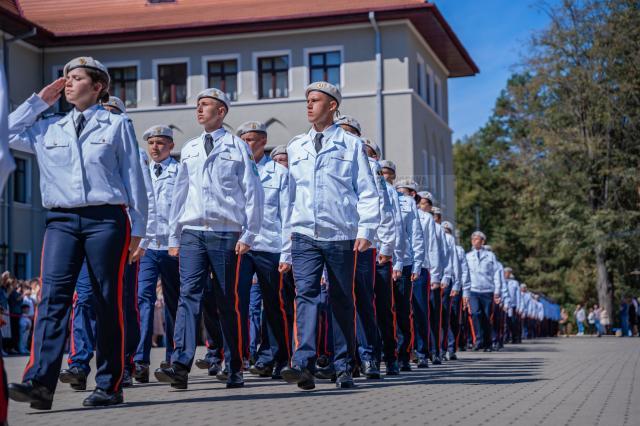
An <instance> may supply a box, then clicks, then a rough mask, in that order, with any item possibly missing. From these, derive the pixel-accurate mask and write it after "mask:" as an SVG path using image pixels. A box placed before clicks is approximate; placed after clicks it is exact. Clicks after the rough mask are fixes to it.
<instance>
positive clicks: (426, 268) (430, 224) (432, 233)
mask: <svg viewBox="0 0 640 426" xmlns="http://www.w3.org/2000/svg"><path fill="white" fill-rule="evenodd" d="M418 195H419V196H420V202H419V203H418V207H419V210H418V216H419V218H420V225H421V227H422V232H423V235H424V243H425V256H424V262H423V264H422V273H421V274H420V279H419V281H420V287H419V288H420V289H419V290H418V291H415V292H414V300H415V302H414V308H413V309H414V311H416V312H421V313H422V312H426V318H427V322H426V324H424V327H425V328H426V330H424V331H422V332H418V339H417V340H418V345H417V347H416V355H417V358H418V364H417V365H418V368H422V367H427V366H428V361H427V359H428V358H430V357H431V355H432V354H431V339H432V338H433V336H434V334H433V333H432V327H431V323H432V321H433V315H434V312H433V311H432V310H431V298H432V295H431V294H432V291H437V292H440V283H441V282H442V278H443V272H444V260H445V259H444V258H443V256H442V250H441V248H440V244H441V242H440V239H439V238H438V236H437V234H436V226H437V224H436V222H435V221H434V219H433V215H432V213H431V209H432V208H433V195H432V194H431V193H430V192H429V191H421V192H418ZM421 317H424V314H421ZM416 325H417V326H418V328H419V329H420V328H421V327H422V325H420V324H418V323H416ZM424 334H426V336H427V338H426V339H423V338H422V337H421V336H423V335H424ZM437 359H439V358H437Z"/></svg>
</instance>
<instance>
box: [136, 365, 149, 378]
mask: <svg viewBox="0 0 640 426" xmlns="http://www.w3.org/2000/svg"><path fill="white" fill-rule="evenodd" d="M133 378H134V379H136V382H138V383H149V366H148V365H146V364H138V363H136V368H135V370H134V371H133Z"/></svg>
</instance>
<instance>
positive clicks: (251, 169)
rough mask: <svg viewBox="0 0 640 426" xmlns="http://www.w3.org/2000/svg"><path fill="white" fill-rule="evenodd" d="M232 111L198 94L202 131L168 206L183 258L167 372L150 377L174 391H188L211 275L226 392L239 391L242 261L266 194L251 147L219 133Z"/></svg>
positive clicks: (209, 94)
mask: <svg viewBox="0 0 640 426" xmlns="http://www.w3.org/2000/svg"><path fill="white" fill-rule="evenodd" d="M229 106H230V105H229V99H228V97H227V95H226V94H225V93H224V92H223V91H221V90H218V89H215V88H211V89H206V90H204V91H202V92H200V94H198V97H197V108H196V117H197V120H198V123H199V124H200V125H202V126H203V128H204V131H203V133H202V135H200V136H198V137H196V138H193V139H191V140H190V141H189V142H187V143H186V144H185V146H184V148H182V152H181V159H180V167H179V168H178V175H177V176H176V182H175V185H174V192H173V198H172V201H171V212H170V215H169V217H170V219H169V254H170V255H172V256H179V257H180V260H179V265H180V267H179V268H180V297H179V300H178V310H177V313H176V324H175V331H174V336H173V341H174V344H175V348H174V350H173V354H172V355H171V366H170V367H167V368H159V369H157V370H156V371H155V376H156V378H157V379H158V380H159V381H161V382H165V383H170V384H171V386H172V387H173V388H176V389H186V387H187V383H188V375H189V371H190V369H191V364H192V362H193V359H194V355H195V350H196V335H197V333H198V325H199V323H200V307H201V302H202V298H203V291H204V289H205V287H206V286H207V280H208V279H209V271H210V270H211V272H212V273H213V293H214V297H215V299H216V302H217V306H218V310H219V312H220V323H221V326H222V331H223V335H224V340H225V346H226V347H227V349H228V352H229V357H228V358H226V362H227V365H228V367H229V373H228V377H227V379H226V385H227V388H235V387H241V386H244V379H243V375H242V367H243V355H244V350H243V339H242V325H241V321H242V315H241V313H240V298H239V293H238V292H239V287H238V280H239V271H240V264H241V262H240V260H241V258H242V256H243V255H244V254H246V253H247V252H248V251H249V250H250V248H251V245H253V244H254V240H255V238H256V236H257V235H258V233H259V232H260V226H261V224H262V216H263V201H264V193H263V190H262V185H261V184H260V179H259V174H258V170H257V168H256V164H255V161H253V155H252V154H251V151H250V149H249V147H248V146H247V144H246V143H245V142H244V141H243V140H242V139H240V138H238V137H236V136H234V135H232V134H231V133H228V132H227V131H226V130H225V129H224V128H223V127H222V122H223V120H224V118H225V117H226V115H227V113H228V112H229Z"/></svg>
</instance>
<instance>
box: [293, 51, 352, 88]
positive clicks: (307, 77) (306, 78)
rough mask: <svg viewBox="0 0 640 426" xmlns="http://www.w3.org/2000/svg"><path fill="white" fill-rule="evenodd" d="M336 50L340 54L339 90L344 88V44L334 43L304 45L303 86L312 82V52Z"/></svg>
mask: <svg viewBox="0 0 640 426" xmlns="http://www.w3.org/2000/svg"><path fill="white" fill-rule="evenodd" d="M331 52H338V53H339V54H340V71H339V74H340V91H343V90H344V88H345V69H344V46H343V45H335V46H316V47H306V48H304V49H303V50H302V53H303V55H304V68H305V70H304V71H305V73H304V87H307V86H308V85H309V84H311V83H312V81H311V55H312V54H314V53H331Z"/></svg>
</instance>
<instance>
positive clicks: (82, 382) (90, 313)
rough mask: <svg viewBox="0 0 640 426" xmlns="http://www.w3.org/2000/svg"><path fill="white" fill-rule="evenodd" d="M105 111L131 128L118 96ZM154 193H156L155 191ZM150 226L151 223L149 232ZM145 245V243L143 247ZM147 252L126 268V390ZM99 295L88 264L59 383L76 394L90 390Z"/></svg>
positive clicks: (145, 174) (143, 158)
mask: <svg viewBox="0 0 640 426" xmlns="http://www.w3.org/2000/svg"><path fill="white" fill-rule="evenodd" d="M102 107H103V108H104V109H105V110H107V111H109V112H110V113H112V114H116V115H122V116H123V117H124V118H126V119H127V121H128V122H129V124H131V120H130V119H129V118H128V117H127V115H126V107H125V105H124V102H122V100H121V99H120V98H118V97H116V96H109V99H108V100H107V101H105V102H102ZM146 164H148V163H147V160H146V155H144V154H143V153H142V152H141V156H140V166H141V167H142V175H143V177H144V184H145V188H146V190H147V195H148V194H149V191H150V188H151V178H150V176H149V173H148V172H147V170H146ZM151 192H152V189H151ZM154 209H155V206H154V204H153V202H152V200H149V209H148V213H149V214H152V212H154V211H155V210H154ZM149 224H150V222H149V221H147V229H148V228H149ZM140 245H142V242H141V243H140ZM142 250H143V248H141V247H140V246H139V247H138V249H137V250H136V251H135V252H134V254H133V256H132V262H131V263H128V264H127V265H125V268H124V274H123V293H124V294H123V307H124V308H123V309H124V329H125V369H124V373H123V376H122V386H123V387H129V386H131V385H132V384H133V383H132V379H131V372H132V370H133V360H132V358H133V353H134V352H135V347H136V345H137V344H138V340H140V331H139V323H138V317H139V315H138V301H137V298H136V288H137V277H136V274H137V271H138V260H139V258H140V256H141V253H142ZM95 303H96V301H95V295H94V293H93V290H92V286H91V279H90V277H89V271H88V268H87V263H86V260H85V262H84V263H83V265H82V269H81V270H80V274H79V276H78V281H77V282H76V292H75V294H74V296H73V307H72V313H71V322H70V325H71V330H70V335H71V339H70V352H69V357H68V359H67V362H68V364H69V368H67V369H63V370H61V371H60V375H59V379H60V381H61V382H62V383H68V384H70V385H71V388H72V389H74V390H85V389H86V387H87V376H88V375H89V372H90V371H91V367H90V362H91V359H92V358H93V350H94V348H95V335H96V314H95Z"/></svg>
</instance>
